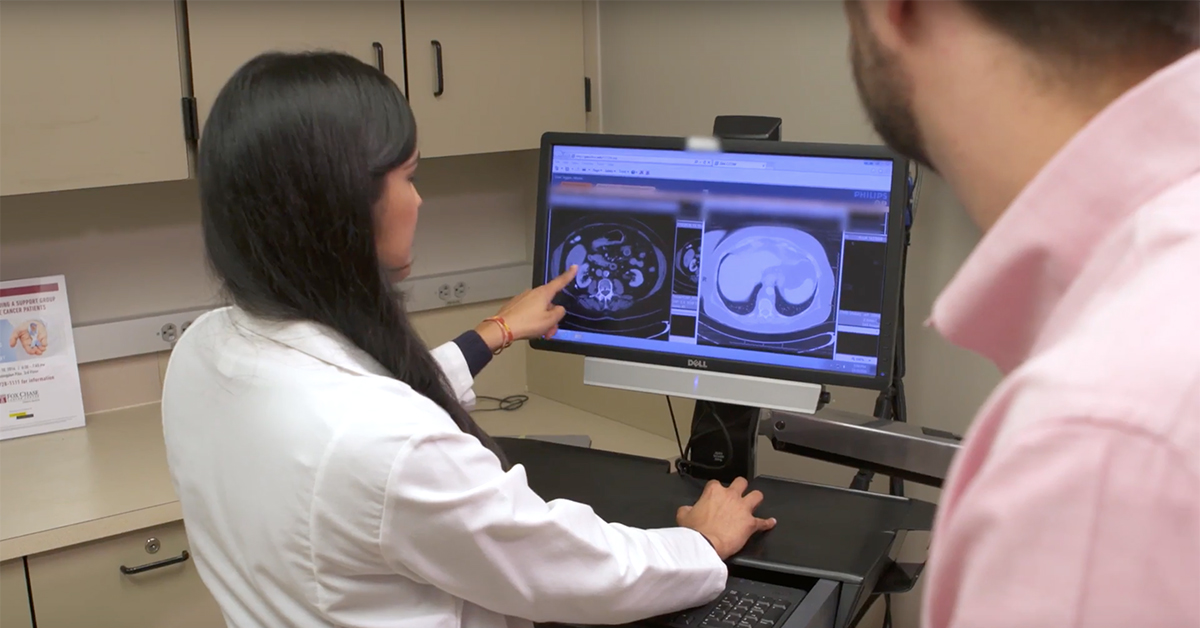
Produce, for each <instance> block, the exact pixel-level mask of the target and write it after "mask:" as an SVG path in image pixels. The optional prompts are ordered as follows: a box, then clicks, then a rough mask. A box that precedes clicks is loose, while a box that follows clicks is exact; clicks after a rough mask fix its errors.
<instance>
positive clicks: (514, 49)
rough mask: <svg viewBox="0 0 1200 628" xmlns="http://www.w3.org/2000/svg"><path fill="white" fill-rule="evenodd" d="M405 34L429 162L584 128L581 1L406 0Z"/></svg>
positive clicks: (524, 145) (529, 144)
mask: <svg viewBox="0 0 1200 628" xmlns="http://www.w3.org/2000/svg"><path fill="white" fill-rule="evenodd" d="M404 30H405V41H406V43H407V46H408V91H409V102H410V103H411V104H412V107H413V112H414V113H415V115H416V118H417V127H418V134H419V138H420V139H419V143H420V148H421V154H422V156H425V157H439V156H445V155H461V154H467V153H490V152H499V151H509V150H522V149H530V148H537V147H538V146H539V145H540V143H541V135H542V133H544V132H546V131H577V132H582V131H584V130H585V120H586V112H585V108H584V47H583V46H584V44H583V3H582V2H581V1H579V0H553V1H545V0H523V1H514V0H472V1H466V0H455V1H446V0H407V1H406V2H405V3H404ZM439 70H440V71H439Z"/></svg>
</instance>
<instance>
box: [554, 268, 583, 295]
mask: <svg viewBox="0 0 1200 628" xmlns="http://www.w3.org/2000/svg"><path fill="white" fill-rule="evenodd" d="M577 272H579V267H578V266H572V267H570V268H568V269H567V272H565V273H563V274H561V275H559V276H557V277H555V278H554V279H551V280H550V282H549V283H547V284H546V287H547V288H549V289H550V290H553V291H554V293H555V294H557V293H558V292H560V291H562V289H563V288H566V287H567V284H569V283H571V280H573V279H575V273H577Z"/></svg>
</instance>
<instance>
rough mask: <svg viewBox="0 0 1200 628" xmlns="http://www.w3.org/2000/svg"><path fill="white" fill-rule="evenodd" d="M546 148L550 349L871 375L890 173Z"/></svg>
mask: <svg viewBox="0 0 1200 628" xmlns="http://www.w3.org/2000/svg"><path fill="white" fill-rule="evenodd" d="M552 150H553V153H552V162H551V166H550V181H549V182H548V185H549V189H548V191H547V208H548V222H547V226H546V234H547V241H546V242H545V246H546V277H545V279H546V280H549V279H551V278H552V277H554V276H556V275H558V274H560V273H562V272H564V271H565V270H567V269H568V268H569V267H570V266H572V265H577V266H578V267H579V272H578V274H577V275H576V277H575V280H574V281H573V282H572V283H571V284H570V285H568V286H567V288H566V289H565V290H564V291H563V295H562V296H561V297H560V299H559V301H560V302H561V303H563V305H565V306H566V309H567V315H566V317H565V318H564V319H563V321H562V322H561V323H560V324H559V332H558V334H557V335H556V336H555V339H556V340H561V341H566V342H575V343H584V344H590V345H602V346H610V347H624V348H630V349H641V350H649V351H656V352H671V353H678V354H683V355H687V356H690V357H692V356H694V357H699V358H705V357H707V358H714V359H724V360H733V361H738V362H749V363H756V364H768V365H776V366H784V367H792V368H802V369H815V370H824V371H832V372H838V373H846V374H856V375H865V376H874V375H875V373H876V367H877V364H876V363H877V361H878V358H877V355H878V351H879V329H880V322H881V312H882V308H883V290H884V272H885V265H886V264H885V260H886V256H885V251H886V247H887V237H886V235H887V219H888V213H887V212H888V200H889V195H890V191H891V182H892V162H891V161H888V160H863V159H849V158H827V157H800V156H792V155H761V154H741V153H737V154H735V153H690V152H684V151H674V150H650V149H631V148H603V147H583V146H555V147H553V149H552Z"/></svg>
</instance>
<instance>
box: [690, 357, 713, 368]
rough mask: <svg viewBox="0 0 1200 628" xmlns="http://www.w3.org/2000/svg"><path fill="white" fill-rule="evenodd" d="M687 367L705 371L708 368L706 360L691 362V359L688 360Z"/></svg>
mask: <svg viewBox="0 0 1200 628" xmlns="http://www.w3.org/2000/svg"><path fill="white" fill-rule="evenodd" d="M688 367H689V368H694V369H706V368H708V361H706V360H693V359H691V358H688Z"/></svg>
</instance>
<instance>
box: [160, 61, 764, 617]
mask: <svg viewBox="0 0 1200 628" xmlns="http://www.w3.org/2000/svg"><path fill="white" fill-rule="evenodd" d="M416 167H417V134H416V125H415V122H414V120H413V116H412V112H411V111H410V109H409V107H408V104H407V102H406V101H405V99H404V96H403V94H401V92H400V90H399V89H398V88H397V87H396V85H395V84H394V83H393V82H392V81H391V80H390V79H388V78H387V77H386V76H385V75H384V74H383V73H381V72H379V71H378V70H376V69H375V68H373V67H371V66H369V65H366V64H364V63H362V62H360V61H358V60H356V59H354V58H352V57H349V56H346V55H342V54H336V53H305V54H281V53H271V54H266V55H262V56H260V57H258V58H256V59H254V60H252V61H250V62H249V63H247V64H246V65H245V66H243V67H242V68H241V69H239V70H238V71H237V73H236V74H234V76H233V77H232V78H231V79H230V80H229V82H228V83H227V84H226V86H225V87H224V88H223V89H222V90H221V93H220V95H219V96H218V97H217V99H216V102H215V103H214V104H213V107H212V111H211V113H210V114H209V117H208V121H207V123H206V125H205V128H204V133H203V136H202V138H201V141H200V152H199V164H198V170H199V178H200V194H201V204H202V207H203V227H204V238H205V247H206V250H207V253H208V258H209V262H210V264H211V266H212V268H213V270H214V271H215V273H216V275H217V276H218V278H219V279H220V280H221V282H222V285H223V287H224V290H225V292H226V294H227V296H228V298H229V299H230V301H231V302H232V304H233V305H232V306H230V307H227V308H223V309H220V310H217V311H214V312H212V313H209V314H207V315H205V316H204V317H202V318H200V319H199V320H197V321H196V323H195V324H194V325H193V326H192V327H191V328H190V329H189V330H188V332H187V333H186V334H184V336H183V338H182V339H181V340H180V342H179V344H178V345H177V347H176V348H175V351H174V353H173V355H172V357H171V362H170V366H169V368H168V372H167V379H166V384H165V387H164V392H163V423H164V432H165V436H166V442H167V453H168V461H169V463H170V469H171V476H172V480H173V482H174V484H175V488H176V490H177V492H178V495H179V498H180V501H181V503H182V506H183V515H184V522H185V524H186V525H187V531H188V536H189V539H190V542H191V546H192V549H193V553H194V555H195V559H196V563H197V567H198V569H199V571H200V575H201V577H202V578H203V580H204V582H205V584H206V585H207V587H208V588H209V590H210V591H212V593H213V595H214V596H215V598H216V599H217V601H218V603H219V604H220V606H221V609H222V611H223V612H224V615H225V617H226V620H227V621H228V623H229V625H230V626H237V627H250V626H293V627H317V626H347V627H351V626H363V627H366V626H373V627H374V626H446V627H458V626H466V627H486V626H496V627H499V626H513V625H520V624H522V623H527V622H528V621H562V622H579V623H595V624H601V623H620V622H626V621H632V620H635V619H639V618H644V617H647V616H651V615H657V614H660V613H666V612H670V611H674V610H679V609H682V608H686V607H689V606H694V605H698V604H701V603H704V602H707V601H709V600H710V599H712V598H713V597H715V596H716V595H717V594H718V593H720V591H721V590H722V588H723V586H724V583H725V578H726V570H725V566H724V563H723V560H722V559H724V558H728V557H729V556H730V555H732V554H733V553H735V552H736V551H738V550H739V549H740V548H741V547H742V546H743V545H744V544H745V542H746V540H747V539H748V538H749V536H750V535H751V534H753V533H754V532H755V531H758V530H763V529H767V528H769V527H770V526H771V525H772V524H773V522H771V521H765V520H762V519H757V518H755V517H754V515H753V510H754V508H755V506H757V504H758V502H759V501H761V498H762V496H761V495H760V494H757V493H753V492H752V493H750V494H748V495H743V492H744V491H745V483H744V481H739V482H735V483H734V484H733V485H732V486H731V487H730V488H728V489H726V488H723V487H721V486H720V485H715V484H714V485H711V486H709V487H708V488H707V489H706V491H705V494H704V496H703V497H702V498H701V499H700V500H699V501H698V502H697V503H696V505H695V506H694V507H684V508H681V509H680V513H679V522H680V526H681V527H679V528H672V529H664V530H637V529H632V528H628V527H625V526H621V525H616V524H609V523H606V522H604V521H603V520H601V519H599V518H598V517H597V516H596V515H595V514H594V513H593V512H592V511H591V509H589V508H587V507H586V506H583V505H579V504H575V503H571V502H567V501H557V502H554V503H549V504H548V503H546V502H544V501H542V500H541V499H540V498H538V497H537V495H535V494H534V493H533V492H532V491H530V489H529V487H528V485H527V483H526V479H525V474H524V471H523V470H522V469H521V468H520V467H516V468H513V469H508V468H507V465H506V464H505V463H504V456H503V453H502V452H501V451H500V450H499V448H498V447H497V446H496V444H495V443H494V442H493V441H492V439H490V438H489V437H488V436H487V434H485V433H484V432H483V430H481V429H480V428H479V427H478V426H477V425H476V424H475V422H474V421H473V420H472V419H471V416H470V414H468V411H467V408H468V407H469V406H470V404H471V403H472V402H473V394H472V392H471V382H472V378H473V376H474V374H475V373H476V372H478V370H479V369H481V368H483V366H484V365H485V364H486V362H487V360H488V358H489V357H490V356H491V355H492V352H494V351H499V350H502V349H503V347H505V346H507V345H508V344H511V343H512V342H513V341H514V340H520V339H525V338H531V337H536V336H540V335H545V334H553V333H554V331H555V325H556V324H557V322H558V321H559V320H560V319H561V318H562V315H563V311H562V308H560V307H556V306H554V305H553V304H552V302H551V299H552V298H553V296H554V295H555V293H556V292H557V291H558V290H560V289H561V288H562V287H563V286H564V285H565V284H566V283H567V282H568V281H570V280H571V279H572V277H571V273H568V274H567V275H564V276H563V277H559V278H558V279H556V280H555V281H554V282H552V283H551V284H548V285H546V286H542V287H540V288H537V289H534V290H531V291H528V292H526V293H525V294H523V295H520V296H518V297H516V298H515V299H513V300H512V301H511V302H509V303H508V304H507V305H505V306H504V308H502V309H501V311H500V313H499V315H498V316H497V317H494V318H491V319H488V320H487V321H484V322H482V323H481V324H480V326H479V327H478V328H477V329H476V330H474V331H470V332H467V333H465V334H463V335H462V336H460V337H459V338H458V339H457V340H455V341H454V342H452V343H447V344H446V345H443V346H441V347H438V348H436V349H434V350H433V351H430V350H429V349H427V348H426V347H425V345H424V344H423V343H422V342H421V340H420V338H418V336H417V334H416V333H415V332H414V331H413V328H412V326H411V325H410V324H409V321H408V318H407V316H406V314H405V312H404V309H403V306H402V302H401V300H400V298H398V294H397V293H396V292H395V289H394V288H393V286H394V284H395V283H397V282H399V281H400V280H402V279H404V277H405V276H406V275H407V274H408V272H409V269H410V267H411V264H412V260H411V247H412V239H413V233H414V229H415V226H416V221H417V212H418V207H419V206H420V196H418V194H417V192H416V190H415V188H414V187H413V183H412V176H413V172H414V170H415V169H416Z"/></svg>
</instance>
